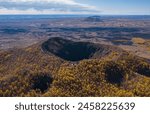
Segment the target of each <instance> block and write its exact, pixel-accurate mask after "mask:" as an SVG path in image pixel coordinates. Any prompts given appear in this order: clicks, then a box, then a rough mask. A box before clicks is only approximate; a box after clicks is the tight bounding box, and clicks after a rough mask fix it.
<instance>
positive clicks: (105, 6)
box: [0, 0, 150, 15]
mask: <svg viewBox="0 0 150 114" xmlns="http://www.w3.org/2000/svg"><path fill="white" fill-rule="evenodd" d="M149 6H150V1H149V0H0V14H93V15H95V14H99V15H100V14H101V15H104V14H107V15H150V7H149Z"/></svg>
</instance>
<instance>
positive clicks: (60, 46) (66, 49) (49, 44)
mask: <svg viewBox="0 0 150 114" xmlns="http://www.w3.org/2000/svg"><path fill="white" fill-rule="evenodd" d="M110 48H111V47H109V46H106V45H102V44H94V43H89V42H75V41H71V40H66V39H62V38H51V39H49V40H48V41H46V42H44V43H43V44H42V49H43V51H46V52H50V53H52V54H54V55H56V56H58V57H60V58H62V59H64V60H68V61H80V60H83V59H90V58H100V57H103V56H105V55H107V54H109V53H110V52H111V49H110Z"/></svg>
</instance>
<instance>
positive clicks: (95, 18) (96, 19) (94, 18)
mask: <svg viewBox="0 0 150 114" xmlns="http://www.w3.org/2000/svg"><path fill="white" fill-rule="evenodd" d="M84 21H87V22H102V19H101V16H90V17H87V18H86V19H85V20H84Z"/></svg>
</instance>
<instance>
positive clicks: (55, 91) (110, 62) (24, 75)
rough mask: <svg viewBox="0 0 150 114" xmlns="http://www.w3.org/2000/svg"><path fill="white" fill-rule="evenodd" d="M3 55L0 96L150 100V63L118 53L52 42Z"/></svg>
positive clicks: (89, 45)
mask: <svg viewBox="0 0 150 114" xmlns="http://www.w3.org/2000/svg"><path fill="white" fill-rule="evenodd" d="M0 53H1V54H0V96H150V64H149V61H148V60H146V59H143V58H140V57H137V56H134V55H132V54H130V53H128V52H126V51H123V50H121V49H119V48H117V47H113V46H107V45H101V44H94V43H89V42H75V41H70V40H66V39H62V38H51V39H49V40H48V41H46V42H44V43H42V44H36V45H32V46H30V47H28V48H23V49H11V50H8V51H5V52H0Z"/></svg>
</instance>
